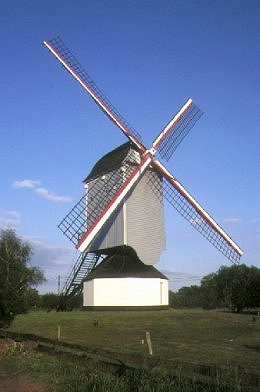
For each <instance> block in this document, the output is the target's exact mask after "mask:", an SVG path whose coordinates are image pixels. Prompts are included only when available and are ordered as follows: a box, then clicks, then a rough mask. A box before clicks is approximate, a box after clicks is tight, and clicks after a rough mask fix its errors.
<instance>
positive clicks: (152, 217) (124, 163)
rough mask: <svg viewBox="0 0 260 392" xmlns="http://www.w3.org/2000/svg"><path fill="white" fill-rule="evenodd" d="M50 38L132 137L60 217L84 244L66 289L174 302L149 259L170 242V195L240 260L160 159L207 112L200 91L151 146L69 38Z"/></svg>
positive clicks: (105, 298)
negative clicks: (103, 88) (104, 89)
mask: <svg viewBox="0 0 260 392" xmlns="http://www.w3.org/2000/svg"><path fill="white" fill-rule="evenodd" d="M44 45H45V46H46V47H47V48H48V49H49V51H50V52H51V53H52V54H53V55H54V57H55V58H56V59H57V60H58V61H59V62H60V63H61V64H62V66H63V67H64V68H65V69H66V70H67V71H68V72H69V73H70V74H71V75H72V76H73V78H74V79H75V80H76V81H77V82H78V83H79V84H80V85H81V86H82V87H83V89H84V90H85V91H86V92H87V93H88V94H89V95H90V97H91V98H92V99H93V100H94V102H95V103H96V104H97V105H98V107H99V108H101V110H102V111H103V113H105V115H106V116H107V117H108V118H109V119H110V120H111V121H112V122H113V123H114V125H116V126H117V127H118V128H119V129H120V131H121V132H123V134H124V135H125V136H126V137H127V138H128V139H129V142H128V143H126V144H124V145H122V146H120V147H118V148H117V149H115V150H113V151H112V152H110V153H108V154H107V155H105V156H104V157H103V158H102V159H100V160H99V161H98V163H97V164H96V165H95V166H94V168H93V170H92V171H91V173H90V174H89V176H88V177H87V178H86V179H85V181H84V183H85V194H84V195H83V196H82V198H81V199H80V200H79V202H78V203H77V204H76V205H75V206H74V207H73V208H72V210H71V211H70V212H69V213H68V214H67V215H66V217H65V218H64V219H63V220H62V221H61V223H60V224H59V228H60V229H61V230H62V232H63V233H64V234H65V235H66V236H67V237H68V238H69V239H70V240H71V241H72V243H73V244H74V245H75V247H76V248H77V249H78V250H79V251H80V252H81V255H80V257H79V258H78V260H77V262H76V263H75V265H74V267H73V269H72V271H71V273H70V274H69V276H68V278H67V281H66V283H65V285H64V289H63V297H64V298H66V297H67V296H69V295H73V294H75V293H76V292H78V291H79V290H82V287H83V283H82V282H83V281H84V304H85V305H86V306H90V307H91V306H92V307H95V306H109V307H111V306H112V307H113V306H115V307H121V306H124V305H125V306H135V305H136V306H137V307H141V306H148V307H149V306H153V305H154V306H159V307H160V306H164V305H165V304H167V303H168V302H167V301H168V299H167V298H168V296H167V295H166V294H165V293H166V291H167V290H168V282H167V279H166V280H165V279H164V278H165V277H162V276H161V275H160V273H159V272H158V271H157V272H155V271H156V270H153V268H154V267H153V266H152V265H149V264H154V263H155V262H156V261H158V260H159V258H160V255H161V253H162V251H163V250H164V249H165V235H164V215H163V200H167V202H169V204H170V205H171V206H173V207H174V208H175V209H176V210H177V211H178V212H179V213H180V214H181V215H182V216H183V217H184V218H185V219H186V220H187V221H188V222H189V223H190V224H191V225H192V226H193V227H194V229H196V230H197V231H198V232H199V233H200V234H201V235H202V236H204V237H205V238H206V239H207V240H208V241H209V242H211V243H212V245H213V246H215V247H216V249H218V250H219V251H220V252H221V253H223V254H224V255H225V256H226V257H227V258H228V259H229V260H231V261H232V262H238V261H239V259H240V257H241V256H242V254H243V251H242V250H241V249H240V247H239V246H238V245H237V244H236V243H235V242H234V241H233V240H232V239H231V237H230V236H229V235H228V234H227V233H226V232H225V231H224V230H223V229H222V228H221V227H220V225H219V224H218V223H217V222H216V221H215V220H214V219H213V218H212V217H211V216H210V214H209V213H208V212H207V211H205V209H204V208H203V207H202V206H201V205H200V204H199V202H198V201H197V200H195V198H194V197H193V196H192V195H191V194H190V193H189V192H188V191H187V189H186V188H185V187H184V186H183V185H182V184H181V183H180V182H179V181H178V180H177V179H176V178H175V177H174V176H173V175H172V174H171V173H170V172H169V171H168V170H167V169H166V167H165V166H164V165H163V164H162V163H161V162H160V161H159V160H158V159H157V153H159V154H160V156H161V157H162V158H163V159H164V160H166V161H168V160H169V159H170V158H171V156H172V154H173V153H174V151H175V149H176V148H177V147H178V146H179V144H180V143H181V141H182V140H183V139H184V137H186V136H187V134H188V133H189V131H190V130H191V128H192V127H193V126H194V125H195V124H196V122H197V121H198V120H199V118H200V117H201V115H202V112H201V110H200V109H199V108H198V107H197V106H196V105H195V104H194V102H193V101H192V99H188V100H187V102H186V103H185V104H184V105H183V106H182V107H181V109H180V110H179V111H178V112H177V113H176V114H175V115H174V116H173V118H172V119H171V120H170V121H169V122H168V123H167V125H166V126H165V127H164V128H163V129H162V131H161V132H160V133H159V135H158V136H157V138H156V139H155V140H154V141H153V143H152V146H151V148H147V147H146V146H145V145H144V144H143V142H142V140H141V137H140V134H139V133H138V132H137V131H136V130H135V129H134V128H133V127H131V126H130V125H129V123H128V122H127V121H126V120H125V119H124V117H123V116H122V115H121V114H120V113H119V112H118V111H117V110H116V109H115V107H114V106H113V105H112V104H111V102H110V101H109V100H108V99H107V98H106V97H105V95H104V94H103V93H102V92H101V91H100V90H99V88H98V87H97V85H96V84H95V82H94V81H93V80H92V79H91V78H90V77H89V75H88V74H87V73H86V71H85V70H84V68H83V67H82V66H81V65H80V63H79V62H78V60H77V59H76V58H75V57H74V55H73V54H72V53H71V52H70V50H69V49H68V48H67V47H66V46H65V44H64V43H63V41H62V40H61V39H60V38H55V39H53V40H50V41H44ZM100 260H101V262H100ZM143 262H144V263H143ZM140 263H141V264H140ZM131 266H132V267H133V268H132V267H131ZM147 268H148V269H149V268H150V269H149V271H148V270H147ZM111 271H114V272H113V273H112V272H111ZM120 271H121V272H120ZM138 271H139V272H138ZM119 272H120V273H119Z"/></svg>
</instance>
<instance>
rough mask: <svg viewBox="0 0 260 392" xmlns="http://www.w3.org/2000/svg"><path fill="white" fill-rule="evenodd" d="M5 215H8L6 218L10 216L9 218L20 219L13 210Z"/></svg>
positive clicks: (18, 213)
mask: <svg viewBox="0 0 260 392" xmlns="http://www.w3.org/2000/svg"><path fill="white" fill-rule="evenodd" d="M6 215H8V216H10V217H13V218H14V219H20V218H21V214H20V212H17V211H14V210H12V211H7V212H6Z"/></svg>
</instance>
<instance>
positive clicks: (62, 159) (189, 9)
mask: <svg viewBox="0 0 260 392" xmlns="http://www.w3.org/2000/svg"><path fill="white" fill-rule="evenodd" d="M259 18H260V3H259V1H257V0H255V1H254V0H247V1H246V0H244V1H242V0H229V1H222V0H220V1H209V0H207V1H206V0H205V1H204V0H201V1H200V0H198V1H193V0H187V1H178V0H176V1H174V0H172V1H153V0H151V1H144V0H139V1H118V0H117V1H116V0H111V1H109V0H107V1H101V0H100V1H80V0H78V1H67V0H63V1H60V0H59V1H58V0H52V1H50V0H45V1H41V0H37V1H32V0H30V1H26V0H20V1H18V0H16V1H12V0H9V1H8V2H4V3H3V4H2V5H1V14H0V49H1V75H0V84H1V89H0V107H1V116H0V132H1V143H0V157H1V159H0V171H1V192H0V225H1V227H2V228H5V227H12V228H15V229H16V231H17V233H18V234H19V235H21V236H22V237H23V238H25V239H26V240H27V241H29V242H30V243H31V244H32V246H33V250H34V256H33V259H32V263H33V264H35V265H40V266H41V268H42V269H43V270H44V272H45V275H46V277H47V279H48V282H47V284H45V285H44V286H42V287H41V288H40V290H41V292H46V291H51V290H53V291H55V290H57V276H58V275H59V274H60V275H61V277H62V281H63V279H64V277H65V276H66V273H67V272H68V269H69V266H70V265H71V263H72V262H73V257H75V251H74V250H73V246H72V245H71V244H70V243H69V242H68V241H67V239H66V238H64V237H63V235H62V233H60V232H59V230H58V229H57V224H58V223H59V221H60V220H61V219H62V218H63V216H64V215H65V214H66V213H67V212H68V211H69V210H70V208H71V207H72V206H73V203H75V202H76V201H77V200H78V199H79V198H80V197H81V195H82V194H83V186H82V180H83V178H84V177H85V176H86V175H87V174H88V173H89V171H90V169H91V168H92V166H93V164H94V163H95V162H96V160H97V159H99V158H100V157H101V156H102V155H103V154H105V153H106V152H108V151H109V150H111V149H113V148H115V147H116V146H118V145H119V144H121V143H123V142H124V141H125V140H126V139H125V137H124V135H122V134H121V133H120V131H119V130H118V129H117V128H116V127H114V126H113V125H112V123H111V122H109V121H108V120H107V118H106V117H105V116H104V114H103V113H102V112H101V111H100V110H98V108H97V106H96V105H95V104H94V103H93V102H92V101H91V99H90V98H89V97H88V96H87V94H86V93H85V92H84V91H83V90H82V89H81V88H80V86H79V85H77V83H75V82H74V81H73V80H72V78H71V77H70V76H69V75H68V73H66V72H64V70H63V69H62V68H61V66H60V65H59V64H58V63H57V61H56V60H55V59H54V58H53V56H52V55H51V54H50V53H49V52H48V51H47V50H46V49H45V48H44V47H43V46H42V41H43V40H44V39H50V38H53V37H55V36H57V35H60V36H61V37H62V38H63V40H64V41H65V42H66V44H67V45H68V46H69V47H70V48H71V50H72V51H73V52H74V54H75V55H76V56H77V57H78V59H79V60H80V62H81V63H82V65H83V66H84V67H85V69H86V70H87V72H88V73H89V74H90V75H91V76H92V78H93V79H94V80H95V82H96V83H97V85H98V86H99V87H100V88H101V89H102V90H103V91H104V92H105V94H106V95H107V96H108V97H109V98H110V99H111V101H112V102H113V104H114V105H115V106H116V107H117V108H118V109H119V111H120V112H121V113H122V114H123V116H124V117H126V119H127V120H128V121H129V122H130V123H131V124H132V125H133V126H134V127H135V128H136V129H137V130H138V131H139V132H140V133H141V134H142V136H143V139H144V141H145V143H146V145H148V146H149V145H150V144H151V143H152V141H153V139H154V138H155V137H156V136H157V135H158V133H159V132H160V130H161V129H162V128H163V126H164V125H165V124H166V123H167V122H168V121H169V120H170V118H171V117H172V115H173V114H174V113H175V112H176V111H177V110H178V109H179V107H180V106H181V105H182V104H183V103H184V102H185V101H186V100H187V98H189V97H191V98H192V99H193V100H194V101H195V102H196V104H197V105H198V106H199V107H200V108H201V109H202V110H203V112H204V115H203V116H202V118H201V119H200V120H199V122H198V123H197V124H196V126H195V127H194V128H193V129H192V131H191V132H190V134H189V135H188V137H187V138H186V139H185V140H184V141H183V142H182V144H181V145H180V146H179V147H178V149H177V150H176V152H175V154H174V156H173V157H172V159H171V161H170V162H169V163H168V164H167V165H166V166H167V168H168V169H169V170H170V171H171V172H172V173H173V174H174V175H175V176H176V177H177V178H178V179H179V180H180V181H181V182H182V183H183V185H184V186H185V187H186V188H187V189H188V190H189V192H190V193H191V194H192V195H193V196H194V197H195V198H196V199H197V200H198V201H199V202H200V203H201V204H202V206H204V207H205V209H206V210H207V211H208V212H209V213H210V214H211V215H212V216H213V217H214V218H215V219H216V220H217V221H218V223H219V224H220V225H221V226H222V227H223V228H224V229H225V230H226V231H227V232H228V233H229V234H230V235H231V237H232V238H233V239H234V240H235V241H236V242H237V243H238V244H239V246H241V248H242V249H243V250H244V256H243V258H242V259H241V262H244V263H246V264H248V265H252V264H253V265H256V266H258V267H260V257H259V247H260V246H259V237H260V213H259V210H260V209H259V202H260V185H259V168H260V158H259V156H260V155H259V150H260V136H259V124H260V114H259V113H260V111H259V106H260V105H259V104H260V97H259V69H260V53H259V47H260V24H259ZM25 180H26V181H25ZM165 211H166V233H167V251H166V252H165V253H164V254H163V255H162V258H161V260H160V262H159V263H158V264H157V268H159V269H160V270H163V271H164V272H165V271H167V274H168V276H169V278H170V283H171V287H172V288H173V289H174V290H176V289H178V288H179V287H181V286H183V285H189V284H196V283H198V282H199V279H200V277H202V276H204V275H206V274H208V273H210V272H212V271H216V270H217V269H218V268H219V266H220V265H223V264H226V265H229V261H228V260H226V259H225V257H224V256H222V255H221V254H220V253H218V251H216V250H215V248H213V247H212V246H211V245H210V244H208V243H207V241H206V240H204V239H203V238H200V235H199V234H198V233H197V232H196V231H194V229H193V228H192V227H190V226H189V224H188V223H186V221H184V220H183V218H181V217H180V216H179V215H178V213H177V212H175V210H173V209H171V208H170V207H167V206H166V210H165Z"/></svg>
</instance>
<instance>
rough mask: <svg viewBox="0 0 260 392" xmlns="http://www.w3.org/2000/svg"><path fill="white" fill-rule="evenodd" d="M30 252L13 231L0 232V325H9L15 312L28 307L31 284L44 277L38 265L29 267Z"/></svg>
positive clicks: (35, 283)
mask: <svg viewBox="0 0 260 392" xmlns="http://www.w3.org/2000/svg"><path fill="white" fill-rule="evenodd" d="M31 255H32V250H31V247H30V245H29V244H28V243H26V242H24V241H23V240H22V239H21V238H19V237H18V236H17V235H16V233H15V231H13V230H9V229H8V230H1V231H0V326H1V327H2V326H5V325H9V324H10V323H11V322H12V320H13V318H14V317H15V315H17V314H20V313H25V312H26V311H27V310H28V309H29V307H30V300H31V297H32V291H31V290H32V286H36V285H38V284H40V283H42V282H43V281H44V280H45V279H44V275H43V273H42V271H41V270H40V269H39V268H38V267H31V266H29V262H30V258H31ZM34 294H35V293H34Z"/></svg>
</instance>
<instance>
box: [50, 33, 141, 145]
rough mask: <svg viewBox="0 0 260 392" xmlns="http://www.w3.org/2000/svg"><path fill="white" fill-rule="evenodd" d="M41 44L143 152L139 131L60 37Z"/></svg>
mask: <svg viewBox="0 0 260 392" xmlns="http://www.w3.org/2000/svg"><path fill="white" fill-rule="evenodd" d="M43 44H44V45H45V46H46V47H47V48H48V49H49V50H50V51H51V53H52V54H53V55H54V56H55V57H56V58H57V60H59V61H60V62H61V64H62V65H63V66H64V67H65V69H66V70H67V71H68V72H69V73H70V74H71V75H72V76H73V77H74V78H75V79H76V80H77V81H78V82H79V83H80V84H81V86H82V87H83V88H84V89H85V90H86V91H87V92H88V93H89V95H90V96H91V98H92V99H93V100H94V102H95V103H96V104H97V105H98V106H99V107H100V108H101V109H102V111H103V112H104V113H105V114H106V115H107V116H108V118H109V119H110V120H111V121H112V122H113V123H114V124H116V125H117V126H118V127H119V128H120V129H121V131H122V132H123V133H124V134H125V135H126V136H127V137H128V138H129V139H130V140H131V141H132V142H133V143H134V144H135V145H136V146H137V148H138V149H139V150H140V151H143V152H144V151H145V148H144V146H143V145H142V143H141V135H140V134H139V132H137V131H136V129H134V128H133V127H132V126H131V125H130V124H129V123H128V121H126V120H125V118H124V117H123V116H122V115H121V114H120V113H119V111H118V110H117V109H116V108H115V107H114V106H113V105H112V103H111V102H110V100H109V99H108V98H107V97H106V96H105V95H104V94H103V93H102V91H101V90H100V89H99V88H98V86H97V85H96V84H95V82H94V81H93V79H91V77H90V76H89V75H88V73H87V72H86V71H85V70H84V68H83V67H82V66H81V64H80V63H79V61H78V60H77V59H76V57H75V56H74V55H73V54H72V53H71V51H70V50H69V49H68V47H67V46H66V45H65V44H64V42H63V41H62V40H61V38H60V37H57V38H54V39H52V40H49V41H44V42H43Z"/></svg>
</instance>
